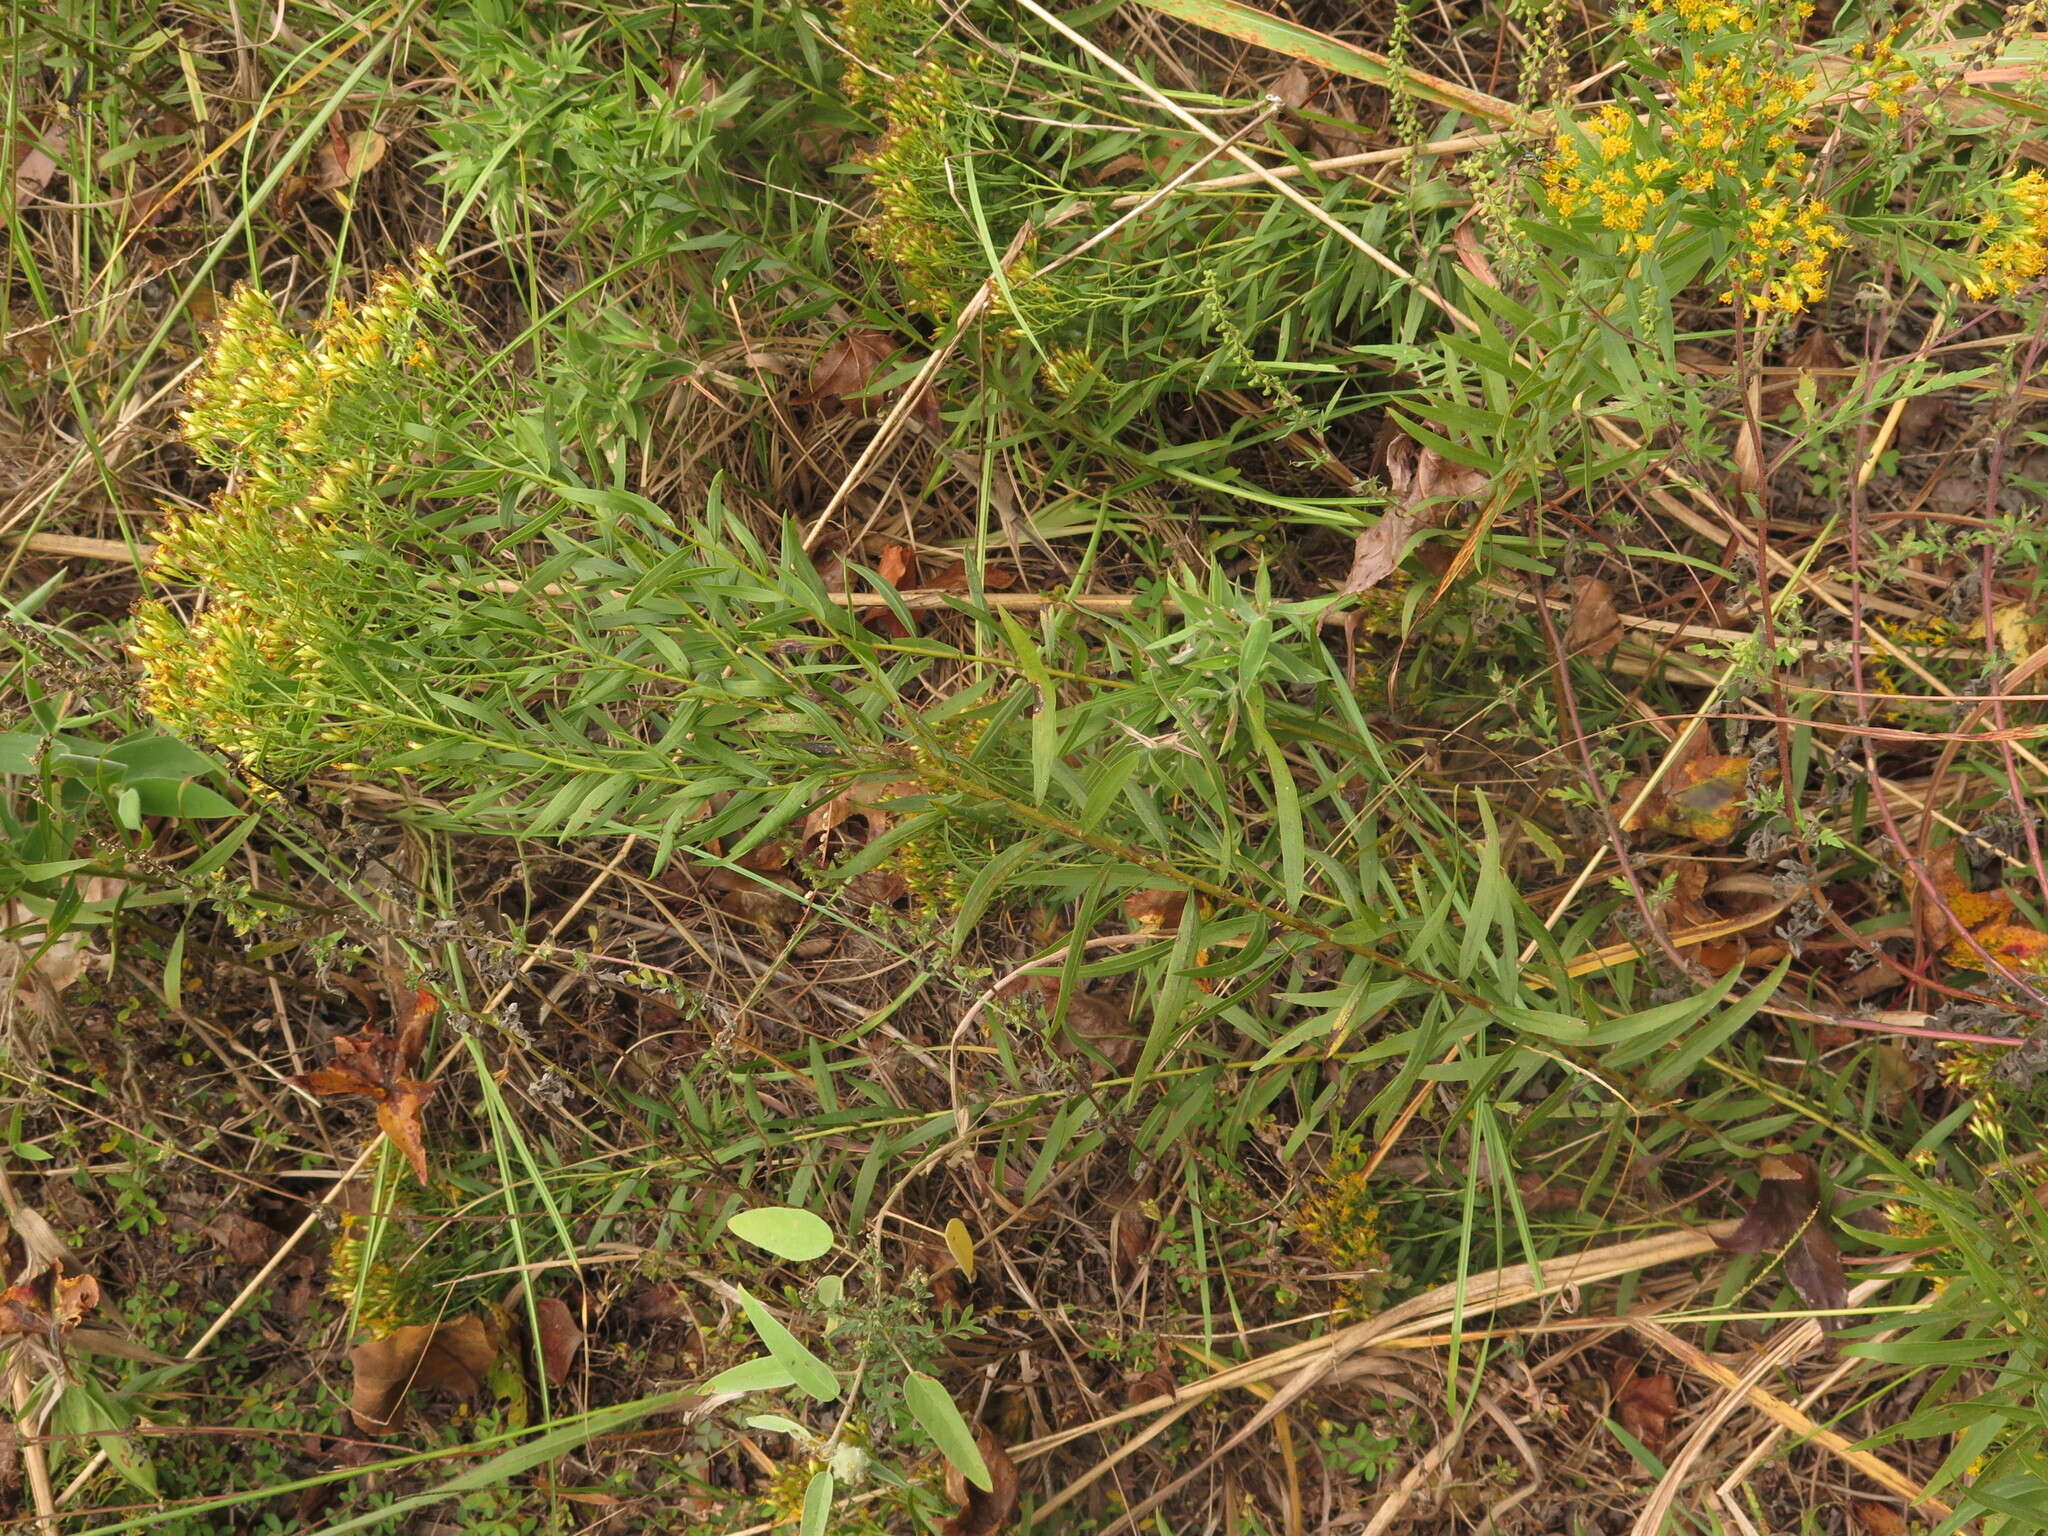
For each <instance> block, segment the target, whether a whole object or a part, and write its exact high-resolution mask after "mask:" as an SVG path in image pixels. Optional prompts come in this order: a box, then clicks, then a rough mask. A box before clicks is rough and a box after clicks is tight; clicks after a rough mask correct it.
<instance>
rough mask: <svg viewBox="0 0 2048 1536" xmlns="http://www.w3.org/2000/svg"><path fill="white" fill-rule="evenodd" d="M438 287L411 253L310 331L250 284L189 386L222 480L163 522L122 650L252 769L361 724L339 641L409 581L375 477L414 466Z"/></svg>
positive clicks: (362, 631)
mask: <svg viewBox="0 0 2048 1536" xmlns="http://www.w3.org/2000/svg"><path fill="white" fill-rule="evenodd" d="M440 281H441V271H440V266H439V263H438V261H437V259H436V258H434V257H433V256H432V254H431V253H422V255H421V256H420V258H419V259H418V261H417V263H416V265H415V267H414V268H413V269H412V270H410V271H401V270H393V271H390V272H386V273H384V274H383V275H381V276H380V277H379V278H377V279H376V281H375V283H374V284H373V285H372V287H371V290H370V293H369V295H368V296H367V298H366V299H365V300H364V301H363V302H362V303H361V304H359V305H353V306H352V305H350V304H348V303H346V302H345V301H337V302H336V303H334V304H333V305H332V306H331V307H330V308H329V309H328V311H327V313H326V314H325V315H323V316H322V317H321V318H320V319H319V320H318V321H317V322H316V323H315V325H314V326H313V328H312V331H311V334H310V335H301V334H300V333H299V332H297V331H296V330H294V329H293V328H292V327H291V326H289V325H288V324H287V323H286V322H285V319H284V317H283V316H282V315H281V314H280V312H279V310H278V307H277V304H276V302H275V301H274V300H273V299H272V298H271V297H270V296H269V295H268V294H266V293H264V292H263V291H262V290H261V289H259V288H257V287H255V286H253V285H250V284H243V285H242V286H240V287H238V288H237V289H236V290H235V291H234V293H233V295H232V296H231V297H230V298H229V300H228V302H227V304H226V305H225V306H224V308H223V310H222V313H221V316H220V319H219V322H218V324H217V325H216V327H215V330H214V333H213V336H212V338H211V344H210V346H209V348H208V351H207V355H206V357H205V359H204V361H203V363H202V366H201V368H200V370H199V373H198V376H197V378H196V379H195V381H194V383H193V387H192V391H191V394H190V396H189V398H188V401H187V404H186V408H185V411H184V413H183V416H182V424H183V427H184V432H185V436H186V439H187V441H188V442H190V443H191V445H192V447H193V449H194V450H195V452H196V453H197V454H198V455H199V457H200V458H201V459H202V460H203V461H204V462H206V463H208V464H211V465H213V466H214V467H216V468H218V469H220V470H223V471H225V472H226V474H227V477H228V478H227V481H226V483H225V484H224V485H223V486H222V487H221V489H220V490H219V491H217V492H216V493H215V494H214V496H213V497H212V498H211V499H210V500H209V501H208V502H207V503H206V504H205V505H204V506H202V507H200V508H197V509H194V510H182V509H181V510H173V511H172V512H171V513H170V515H169V516H168V517H167V518H166V520H165V522H164V523H163V525H162V528H161V530H160V532H159V534H158V538H157V544H156V552H155V555H154V558H153V560H152V575H153V576H154V578H155V580H156V583H157V585H158V587H159V590H160V595H158V596H155V597H152V598H150V599H149V600H147V601H145V602H144V603H143V604H142V605H141V606H140V608H139V609H138V611H137V613H136V620H135V631H134V638H133V641H132V647H131V648H132V651H133V654H134V657H135V659H136V661H137V663H138V664H139V665H140V667H141V671H142V683H141V691H142V697H143V700H144V702H145V704H146V705H147V706H148V707H149V709H150V710H151V712H152V713H153V714H155V715H156V716H157V718H159V719H160V720H162V721H163V722H164V723H165V724H167V725H169V726H170V727H171V728H172V729H174V730H176V731H178V732H180V733H182V734H184V735H187V736H190V737H194V738H197V739H200V740H204V741H207V742H210V743H213V744H214V745H216V746H219V747H221V748H223V749H225V750H226V751H228V752H231V753H233V754H234V755H235V756H236V757H237V758H238V759H239V760H240V761H241V762H242V764H243V765H244V766H245V767H246V768H248V769H250V770H252V771H253V772H255V773H256V774H258V775H260V776H262V777H265V778H279V777H283V778H288V777H291V776H294V775H296V774H298V773H301V772H304V771H306V770H307V769H309V768H311V767H314V766H318V765H320V764H321V763H324V762H327V761H331V760H333V759H334V758H335V757H337V756H340V755H343V754H342V753H341V752H339V751H338V750H337V749H339V748H341V747H343V746H344V745H347V744H351V743H355V742H357V740H358V738H359V737H360V735H361V733H362V731H363V730H365V729H366V728H367V726H366V724H364V723H362V722H359V721H358V720H355V719H351V718H350V716H351V715H352V714H356V713H359V712H354V711H351V710H350V708H349V707H348V705H347V704H346V702H345V701H344V700H343V699H342V697H341V694H340V691H339V690H338V686H337V683H336V681H335V678H334V675H333V673H334V667H335V663H336V653H337V650H338V648H342V647H349V648H354V647H357V646H360V645H362V644H363V643H365V642H366V641H368V640H371V639H373V638H374V636H375V635H376V634H378V633H380V632H383V631H386V630H388V629H389V628H390V627H391V625H392V622H393V621H394V619H395V617H396V615H397V614H398V613H399V612H400V611H402V610H403V609H404V608H405V607H407V606H408V605H409V594H410V592H411V589H412V588H413V587H414V586H415V585H416V581H417V578H416V576H415V575H414V574H413V572H412V568H411V567H410V566H409V565H408V564H407V563H406V562H403V561H401V560H399V559H396V558H393V557H394V556H395V555H396V554H397V552H398V551H397V548H396V546H397V545H399V544H401V543H403V542H404V533H403V529H404V527H405V526H406V523H405V521H404V519H403V518H402V517H400V516H398V515H395V513H396V509H395V507H394V504H393V503H392V502H389V501H387V500H386V499H384V497H383V496H381V495H380V494H379V490H378V485H379V482H380V481H384V480H388V479H390V478H392V477H393V476H395V475H398V474H400V473H401V472H403V471H405V470H407V469H408V468H409V467H410V460H411V458H412V455H413V453H414V451H415V450H416V448H417V446H418V435H417V434H416V433H415V432H413V431H412V430H410V429H412V428H413V427H414V426H416V424H417V423H418V421H419V420H420V417H421V413H422V409H423V407H422V403H421V402H422V401H423V400H425V399H427V398H430V397H433V396H436V395H445V393H446V392H447V390H448V388H449V380H448V378H447V377H446V376H445V375H444V373H443V370H442V366H441V361H440V353H439V351H438V350H437V347H436V345H435V342H434V340H433V339H432V332H433V331H434V329H435V327H436V323H437V319H444V318H445V303H444V301H443V299H442V297H441V293H440ZM345 722H346V723H345Z"/></svg>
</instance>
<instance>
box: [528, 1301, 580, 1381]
mask: <svg viewBox="0 0 2048 1536" xmlns="http://www.w3.org/2000/svg"><path fill="white" fill-rule="evenodd" d="M533 1313H534V1319H535V1321H536V1323H537V1324H538V1325H539V1327H538V1336H537V1337H536V1339H535V1341H534V1342H535V1344H536V1345H537V1346H538V1353H539V1356H540V1369H541V1375H542V1376H543V1377H545V1378H546V1379H547V1384H548V1385H549V1386H551V1387H560V1386H564V1385H566V1384H567V1383H568V1380H569V1367H570V1366H571V1365H573V1364H574V1363H575V1361H576V1351H577V1350H579V1349H581V1348H582V1347H583V1330H582V1329H581V1328H579V1327H577V1326H576V1315H575V1313H573V1312H571V1311H570V1310H569V1304H568V1303H567V1302H566V1301H564V1300H562V1298H561V1297H559V1296H543V1297H541V1298H540V1300H538V1301H536V1302H535V1303H534V1304H533Z"/></svg>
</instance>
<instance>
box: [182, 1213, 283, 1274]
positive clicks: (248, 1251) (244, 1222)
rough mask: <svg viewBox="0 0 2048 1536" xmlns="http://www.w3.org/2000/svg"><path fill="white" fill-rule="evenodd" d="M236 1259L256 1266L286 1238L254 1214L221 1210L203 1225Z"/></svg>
mask: <svg viewBox="0 0 2048 1536" xmlns="http://www.w3.org/2000/svg"><path fill="white" fill-rule="evenodd" d="M202 1230H203V1231H204V1232H205V1233H206V1235H207V1236H208V1237H210V1238H212V1239H213V1240H214V1241H215V1242H216V1243H218V1244H220V1246H221V1247H222V1248H223V1249H224V1250H226V1252H227V1256H228V1257H229V1258H230V1259H232V1260H234V1261H235V1263H237V1264H241V1265H244V1266H245V1267H247V1268H249V1269H254V1268H256V1267H257V1266H258V1265H260V1264H265V1263H268V1262H269V1259H270V1256H271V1255H272V1254H273V1253H275V1252H277V1248H278V1244H279V1243H281V1242H283V1241H284V1239H283V1238H282V1237H280V1236H279V1235H278V1234H277V1233H275V1232H273V1231H271V1230H270V1228H268V1227H266V1226H265V1225H263V1223H262V1222H260V1221H257V1220H256V1219H254V1218H253V1217H249V1216H244V1215H242V1214H241V1213H240V1212H239V1211H222V1212H220V1213H219V1214H218V1215H217V1216H215V1217H214V1218H213V1220H211V1221H209V1222H208V1223H207V1224H206V1226H205V1227H204V1228H203V1229H202Z"/></svg>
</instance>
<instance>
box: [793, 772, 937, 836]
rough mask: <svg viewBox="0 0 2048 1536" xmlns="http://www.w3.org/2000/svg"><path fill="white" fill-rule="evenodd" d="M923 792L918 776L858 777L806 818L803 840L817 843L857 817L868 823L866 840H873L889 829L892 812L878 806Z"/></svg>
mask: <svg viewBox="0 0 2048 1536" xmlns="http://www.w3.org/2000/svg"><path fill="white" fill-rule="evenodd" d="M923 793H924V786H923V785H921V784H919V783H918V782H917V780H915V779H858V780H856V781H855V782H853V783H852V784H849V785H848V786H847V787H846V788H845V789H842V790H841V791H840V792H839V793H838V794H836V795H834V796H833V797H832V798H831V799H830V800H827V801H826V802H825V803H824V804H823V805H821V806H819V807H818V808H817V809H816V810H814V811H812V812H811V813H810V814H809V815H807V816H805V817H804V825H803V834H804V842H805V844H806V845H809V844H811V843H815V842H816V841H817V840H818V839H819V838H821V837H823V836H825V834H826V833H828V832H833V831H836V830H837V829H838V828H840V827H842V826H844V825H845V824H846V823H847V822H849V821H855V820H859V821H862V822H865V823H866V824H867V832H868V835H867V838H866V839H865V840H866V841H868V842H873V841H874V840H875V839H876V838H878V837H880V836H881V835H882V834H883V833H884V832H886V831H888V830H889V821H890V817H889V813H888V812H887V811H884V810H881V809H879V807H880V806H881V805H882V803H883V802H885V801H889V800H905V799H908V798H909V797H910V796H912V795H919V794H923Z"/></svg>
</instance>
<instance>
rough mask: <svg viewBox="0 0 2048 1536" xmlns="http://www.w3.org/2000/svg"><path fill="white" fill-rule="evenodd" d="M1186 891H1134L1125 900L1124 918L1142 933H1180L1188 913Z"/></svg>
mask: <svg viewBox="0 0 2048 1536" xmlns="http://www.w3.org/2000/svg"><path fill="white" fill-rule="evenodd" d="M1187 907H1188V893H1187V892H1186V891H1133V892H1131V894H1130V895H1128V896H1126V897H1125V898H1124V916H1125V917H1126V918H1128V919H1129V920H1130V924H1131V926H1132V927H1133V928H1135V929H1136V930H1137V931H1138V932H1140V933H1178V932H1180V920H1181V917H1182V915H1183V914H1184V913H1185V912H1186V911H1187Z"/></svg>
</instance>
